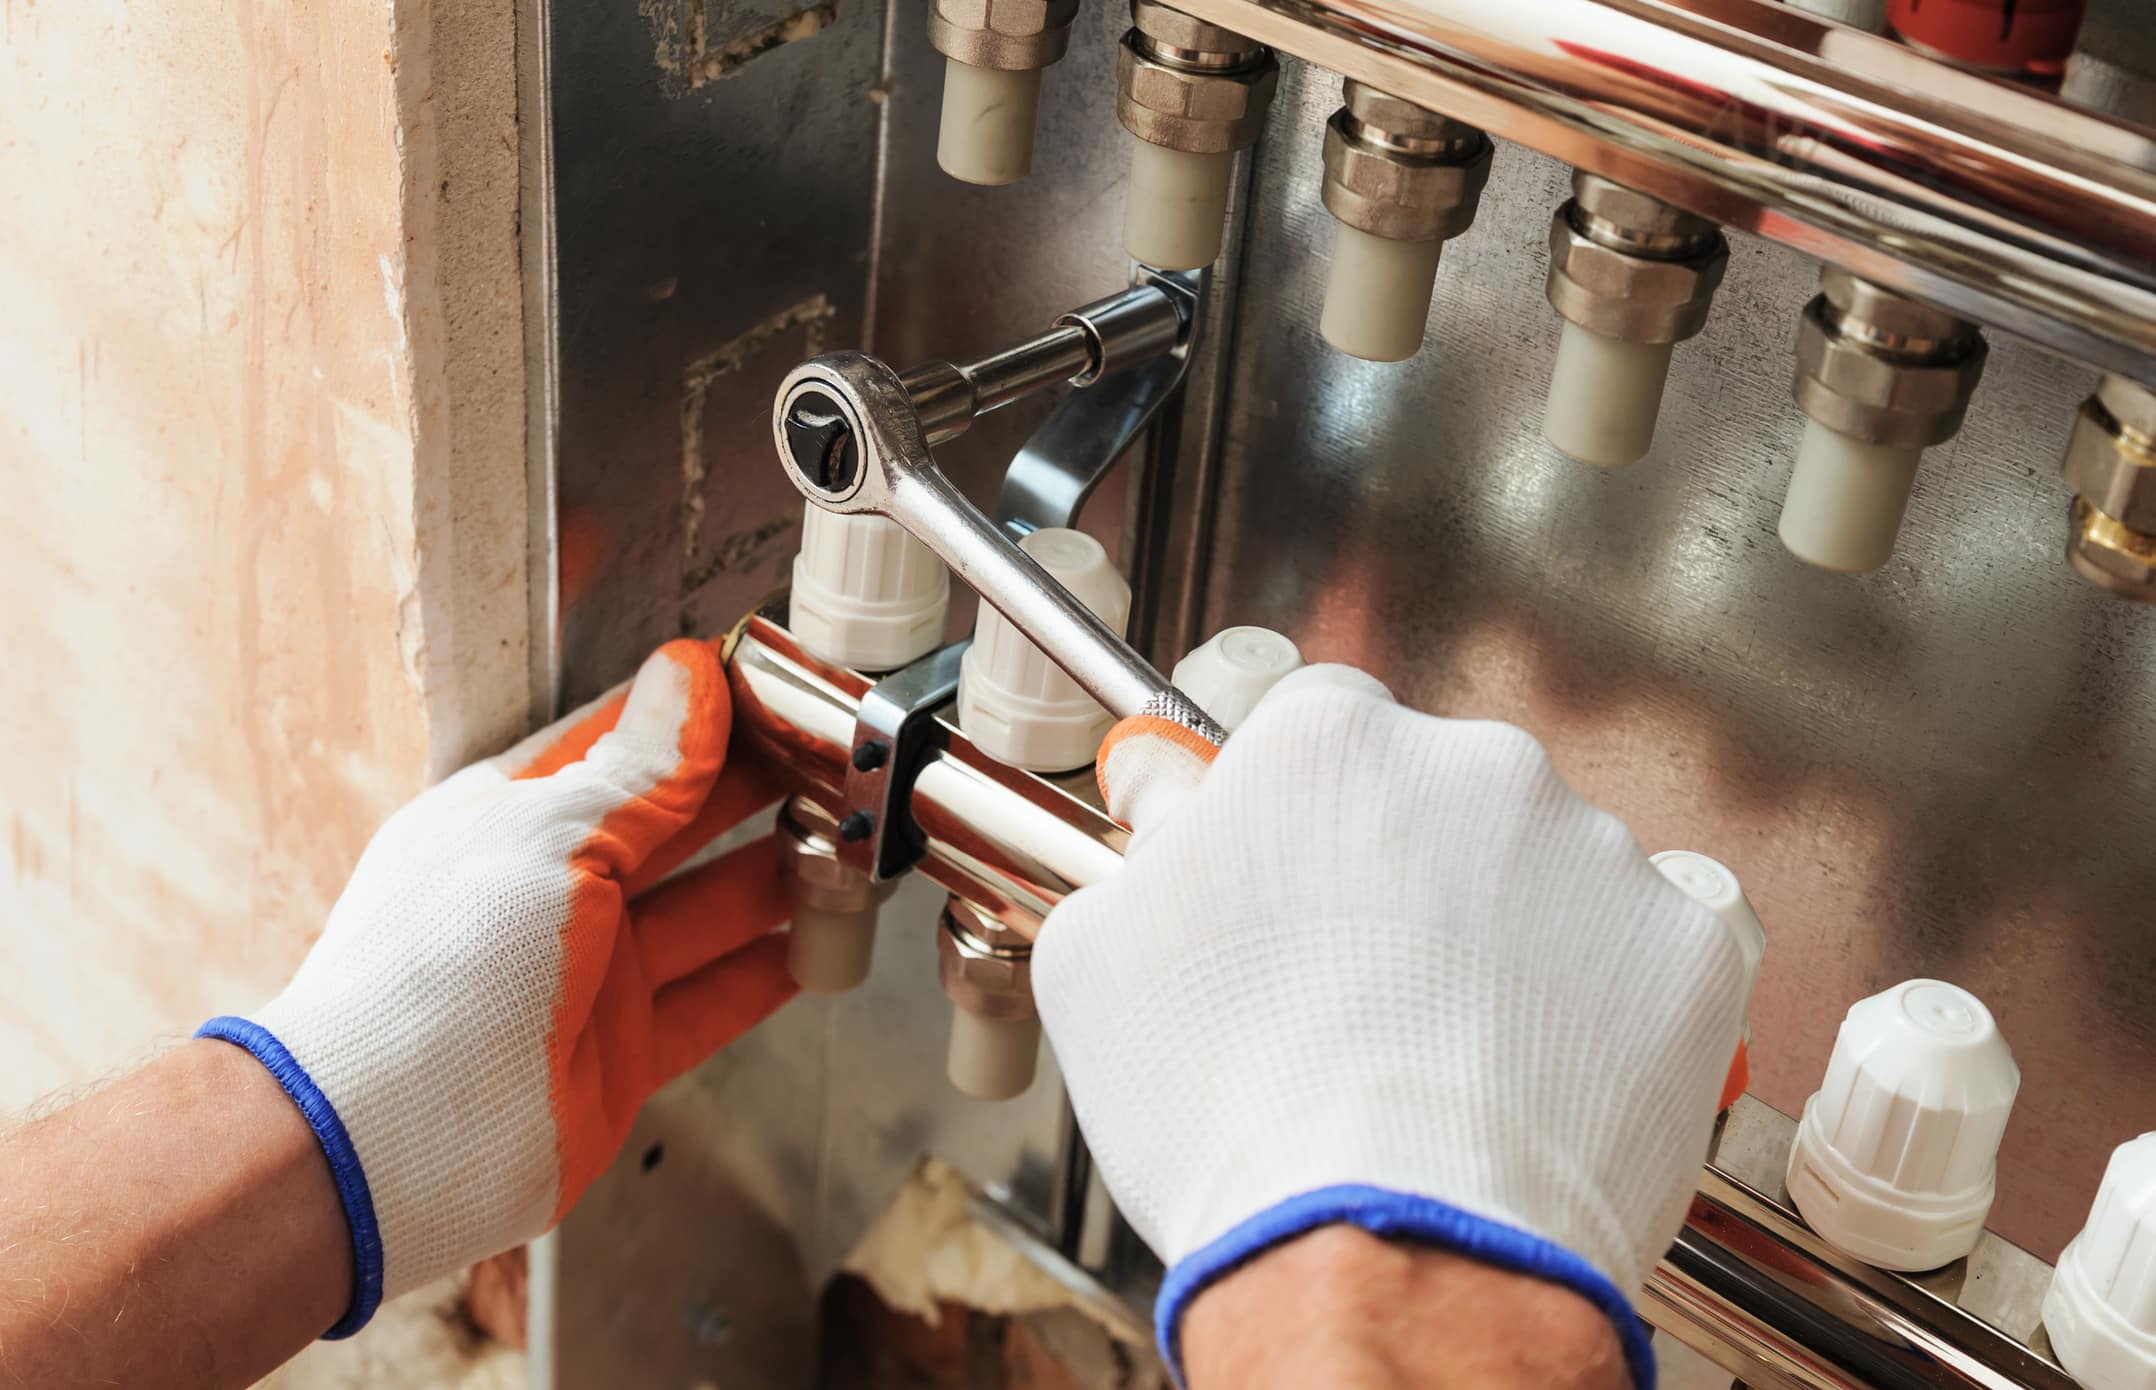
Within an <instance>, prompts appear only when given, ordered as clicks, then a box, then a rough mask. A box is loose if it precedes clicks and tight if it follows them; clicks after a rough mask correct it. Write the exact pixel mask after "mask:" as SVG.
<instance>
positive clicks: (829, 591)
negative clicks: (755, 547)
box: [788, 502, 951, 671]
mask: <svg viewBox="0 0 2156 1390" xmlns="http://www.w3.org/2000/svg"><path fill="white" fill-rule="evenodd" d="M950 606H951V575H950V571H949V570H946V569H945V568H944V567H943V562H942V561H941V560H938V559H937V558H936V557H935V554H934V553H933V552H932V551H930V550H929V548H928V547H927V546H925V545H923V544H921V543H920V542H919V541H917V540H915V539H914V538H913V537H912V536H910V535H908V534H907V533H906V529H905V528H904V527H903V526H900V525H899V524H898V523H897V522H895V521H891V520H889V519H888V518H885V517H880V516H875V515H872V514H870V513H867V512H859V513H855V514H853V515H850V516H842V515H840V514H838V513H836V512H827V511H825V510H824V509H823V508H821V507H819V506H817V505H816V504H815V503H813V502H811V503H809V504H807V511H806V512H804V513H803V515H802V518H801V553H800V554H799V555H796V556H795V557H794V582H793V592H792V596H791V608H790V616H789V618H788V626H789V627H790V628H791V629H792V631H793V635H794V637H795V639H796V640H798V641H799V642H800V643H801V646H802V648H803V649H804V650H806V651H807V652H808V653H809V655H811V656H815V657H819V658H821V659H822V660H825V661H829V662H831V663H833V664H835V665H839V666H851V667H853V668H854V669H855V670H857V671H895V670H897V669H898V668H899V667H901V666H904V665H905V664H906V663H907V662H909V661H912V660H913V659H915V658H916V657H920V656H926V655H927V654H928V653H929V652H931V651H934V650H935V648H936V644H937V643H938V642H941V641H942V640H943V620H944V615H945V613H946V612H947V610H948V609H949V608H950Z"/></svg>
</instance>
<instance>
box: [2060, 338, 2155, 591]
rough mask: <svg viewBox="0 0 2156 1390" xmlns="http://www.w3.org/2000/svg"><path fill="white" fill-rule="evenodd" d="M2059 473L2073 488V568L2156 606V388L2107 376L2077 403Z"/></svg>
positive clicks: (2068, 554) (2100, 584)
mask: <svg viewBox="0 0 2156 1390" xmlns="http://www.w3.org/2000/svg"><path fill="white" fill-rule="evenodd" d="M2060 471H2061V472H2062V473H2064V475H2065V477H2066V482H2067V485H2068V486H2070V487H2071V488H2073V490H2074V501H2073V507H2072V511H2071V514H2070V524H2069V528H2068V531H2067V540H2066V559H2067V562H2068V563H2069V564H2071V565H2072V566H2073V567H2074V572H2075V573H2076V574H2078V575H2080V576H2081V577H2082V578H2083V579H2086V580H2087V581H2088V582H2089V583H2091V584H2094V585H2095V586H2096V587H2097V588H2099V589H2103V590H2105V591H2106V592H2109V593H2114V594H2120V595H2123V596H2124V597H2127V598H2130V599H2134V600H2136V601H2138V602H2141V603H2156V391H2151V390H2150V389H2149V388H2148V387H2146V386H2142V385H2140V384H2139V383H2138V382H2132V381H2128V380H2127V379H2126V378H2124V377H2118V376H2107V377H2105V378H2104V379H2103V380H2102V381H2101V382H2099V383H2098V384H2097V387H2096V394H2095V395H2093V396H2090V397H2089V398H2088V399H2087V400H2086V401H2084V402H2082V405H2081V413H2080V414H2079V415H2078V416H2076V417H2075V419H2074V430H2073V433H2072V434H2071V435H2069V436H2068V437H2067V440H2066V457H2065V459H2064V461H2063V463H2062V465H2061V469H2060Z"/></svg>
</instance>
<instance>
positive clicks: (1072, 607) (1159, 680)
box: [771, 352, 1226, 744]
mask: <svg viewBox="0 0 2156 1390" xmlns="http://www.w3.org/2000/svg"><path fill="white" fill-rule="evenodd" d="M771 432H772V437H773V441H774V442H775V443H776V445H777V447H778V454H779V459H780V461H781V462H782V463H783V464H784V465H785V468H786V474H787V476H788V477H789V478H791V479H792V480H793V484H794V486H795V487H796V488H797V489H799V491H800V493H801V495H802V496H804V497H806V498H808V500H809V501H811V502H813V503H815V504H816V505H817V506H819V507H822V508H823V509H824V510H826V511H831V512H839V513H842V514H850V513H859V512H873V513H875V514H876V515H879V516H885V517H888V518H890V519H891V520H892V521H895V522H897V523H898V524H899V525H901V526H903V527H905V528H906V530H908V531H909V532H911V533H912V534H913V535H914V536H915V537H916V538H918V539H919V540H920V541H921V543H922V544H924V545H926V546H927V547H928V548H929V549H930V550H931V551H934V552H935V554H936V556H937V557H938V558H939V559H941V560H942V561H943V563H944V564H946V565H948V566H950V568H951V572H952V573H953V574H956V575H957V576H958V577H959V578H960V579H961V580H963V581H964V582H965V583H966V584H967V585H968V586H969V587H971V588H972V589H973V590H974V591H975V592H976V593H978V594H979V595H980V596H981V598H982V599H983V600H985V601H986V602H988V603H991V604H993V605H994V606H995V607H996V608H997V609H998V610H999V611H1001V612H1002V614H1003V616H1005V617H1006V618H1009V619H1010V620H1011V622H1012V624H1013V625H1014V626H1016V627H1017V628H1018V630H1019V631H1020V632H1023V633H1024V634H1025V635H1026V636H1027V637H1028V638H1030V639H1031V640H1032V642H1033V644H1034V645H1035V646H1037V647H1039V648H1040V649H1041V650H1042V651H1043V652H1044V653H1046V654H1047V656H1048V659H1049V660H1051V661H1053V662H1055V664H1056V665H1058V666H1060V667H1062V668H1063V670H1064V671H1065V672H1067V673H1068V674H1069V675H1070V678H1071V679H1072V680H1074V681H1076V682H1078V684H1079V685H1080V686H1082V687H1083V688H1084V689H1085V692H1086V693H1087V694H1089V695H1091V696H1092V697H1093V698H1094V699H1096V700H1098V701H1100V702H1101V705H1102V706H1103V707H1104V708H1106V709H1107V711H1108V712H1109V713H1110V714H1113V715H1114V716H1116V718H1118V719H1125V718H1129V717H1130V716H1132V715H1151V716H1154V717H1156V718H1161V719H1167V720H1169V721H1171V722H1173V723H1176V724H1180V725H1182V726H1183V727H1185V728H1188V729H1191V730H1192V731H1194V732H1196V733H1197V734H1199V735H1200V736H1202V737H1204V738H1205V739H1207V740H1209V741H1210V742H1213V743H1216V744H1217V743H1219V742H1220V741H1221V740H1222V739H1224V738H1225V737H1226V734H1225V733H1223V732H1222V730H1221V728H1220V726H1219V725H1218V724H1217V723H1215V722H1214V721H1213V720H1212V718H1211V717H1209V716H1208V715H1207V714H1206V713H1205V712H1204V711H1203V710H1201V709H1199V708H1198V705H1197V702H1196V701H1194V700H1192V699H1191V698H1190V697H1189V696H1187V695H1185V694H1183V692H1181V691H1180V690H1177V689H1176V688H1175V686H1174V685H1172V684H1170V683H1169V681H1168V679H1167V677H1165V676H1163V675H1161V674H1160V672H1158V671H1156V670H1154V669H1153V667H1152V665H1151V663H1149V662H1148V661H1146V659H1145V658H1144V657H1142V656H1140V655H1138V653H1137V652H1136V651H1134V650H1132V648H1131V646H1130V644H1129V643H1128V642H1125V641H1124V640H1123V639H1122V638H1121V637H1119V636H1117V635H1116V632H1115V630H1114V629H1113V628H1111V627H1109V626H1108V625H1107V624H1106V623H1104V622H1102V621H1101V620H1100V618H1099V617H1098V616H1096V615H1095V614H1094V612H1093V610H1092V609H1090V608H1087V607H1086V606H1085V605H1084V604H1083V603H1080V602H1079V601H1078V600H1077V599H1075V598H1073V597H1072V596H1071V594H1070V591H1069V590H1067V589H1065V588H1064V587H1063V586H1062V585H1061V584H1060V583H1058V582H1057V581H1056V579H1055V577H1054V576H1053V575H1051V574H1049V573H1048V572H1047V571H1046V570H1044V569H1042V568H1041V567H1040V565H1039V564H1038V563H1037V562H1036V561H1035V560H1034V559H1033V557H1032V556H1030V555H1028V554H1026V552H1025V551H1023V550H1021V549H1019V547H1018V544H1017V543H1016V542H1015V541H1013V540H1012V539H1011V538H1010V536H1008V535H1007V534H1005V533H1004V532H1003V530H1002V529H1001V528H999V527H998V526H996V524H995V523H994V522H992V521H990V520H989V519H988V518H987V517H986V516H984V515H982V514H981V511H980V509H979V508H977V507H975V506H974V505H973V504H972V503H971V502H969V501H967V500H966V497H965V495H964V494H963V493H961V492H960V491H959V490H958V489H957V488H956V487H954V486H952V484H951V481H950V479H948V478H946V477H944V475H943V471H942V470H941V469H939V468H938V467H936V460H935V457H934V455H932V454H931V453H930V452H929V448H928V439H927V436H926V434H925V432H924V431H923V430H922V428H921V421H920V417H919V415H918V413H917V412H916V410H915V409H914V404H913V400H912V398H911V396H910V395H909V394H908V392H907V389H906V386H905V383H904V382H902V381H901V380H900V379H899V375H898V373H897V372H895V371H893V370H891V368H889V367H888V366H886V365H884V364H883V363H882V362H879V361H878V360H876V359H875V358H873V357H870V356H869V355H867V354H866V353H861V352H832V353H825V354H824V355H823V356H821V357H813V358H810V359H809V360H808V361H806V362H804V363H802V364H801V365H800V366H798V367H796V368H794V369H793V370H792V371H791V372H788V373H787V374H786V379H785V380H784V381H783V382H781V383H780V384H779V391H778V401H777V405H776V406H775V408H774V409H773V411H772V419H771Z"/></svg>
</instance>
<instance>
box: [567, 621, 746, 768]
mask: <svg viewBox="0 0 2156 1390" xmlns="http://www.w3.org/2000/svg"><path fill="white" fill-rule="evenodd" d="M732 709H733V700H732V693H731V692H730V691H729V690H728V689H727V685H726V673H725V670H724V668H722V667H721V666H720V664H719V659H718V654H717V653H715V652H713V651H712V650H711V648H710V647H709V646H707V645H706V644H704V643H702V642H698V641H693V640H690V639H687V638H682V639H677V640H676V641H672V642H668V643H667V644H666V645H665V646H663V647H661V648H659V649H658V650H657V651H655V652H653V653H652V654H651V655H650V656H649V657H647V658H645V660H644V664H643V665H642V666H641V667H640V668H638V670H637V673H636V679H635V680H634V681H632V682H630V685H629V696H628V701H627V703H625V704H624V705H623V706H622V710H621V717H620V718H619V719H618V720H616V721H615V724H614V727H613V728H612V729H610V730H608V731H607V732H606V733H605V734H604V735H602V736H601V737H600V739H599V741H598V742H597V743H596V744H595V745H593V748H592V751H591V754H590V757H591V758H592V759H593V760H594V761H599V762H603V763H605V764H607V771H608V772H609V774H610V775H611V776H614V777H615V778H617V779H619V780H621V781H622V782H624V783H625V784H628V785H630V786H640V785H656V784H658V783H661V782H665V781H668V780H672V779H675V778H679V777H684V776H686V777H696V776H703V777H706V778H708V777H710V776H713V775H716V773H717V770H718V766H719V763H720V760H721V759H722V758H723V757H724V755H725V751H726V735H727V731H728V726H729V724H730V722H731V721H730V719H729V717H728V716H729V715H730V714H731V712H732Z"/></svg>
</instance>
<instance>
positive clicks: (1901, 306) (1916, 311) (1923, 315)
mask: <svg viewBox="0 0 2156 1390" xmlns="http://www.w3.org/2000/svg"><path fill="white" fill-rule="evenodd" d="M1819 291H1820V296H1821V298H1823V299H1825V300H1826V301H1827V302H1828V303H1829V304H1831V305H1833V306H1834V310H1835V316H1836V317H1837V318H1845V319H1851V320H1854V321H1855V323H1854V325H1852V326H1851V327H1850V328H1848V329H1845V330H1844V331H1845V332H1850V333H1853V334H1855V335H1856V336H1862V337H1866V338H1870V339H1872V340H1873V341H1875V342H1879V343H1882V344H1884V345H1886V346H1888V347H1890V348H1896V349H1898V350H1903V351H1910V352H1923V351H1927V350H1930V348H1931V347H1932V346H1933V345H1942V346H1943V345H1948V344H1953V343H1958V342H1962V341H1965V340H1967V339H1970V338H1974V337H1975V336H1976V325H1975V324H1973V323H1970V322H1968V321H1967V320H1965V319H1958V318H1955V317H1954V316H1953V315H1952V314H1949V313H1947V312H1946V311H1945V310H1943V309H1934V308H1932V307H1931V306H1930V305H1929V304H1919V303H1917V302H1916V301H1915V300H1913V299H1908V298H1905V297H1903V296H1901V295H1898V294H1896V293H1894V291H1892V290H1888V289H1882V288H1880V287H1879V286H1877V285H1875V284H1873V283H1872V282H1871V281H1869V280H1860V279H1858V278H1857V277H1856V276H1854V275H1851V274H1850V273H1849V272H1848V271H1846V270H1844V269H1842V268H1841V267H1840V266H1838V265H1830V266H1827V267H1825V268H1823V269H1822V270H1821V271H1820V272H1819ZM1814 302H1816V301H1814Z"/></svg>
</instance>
